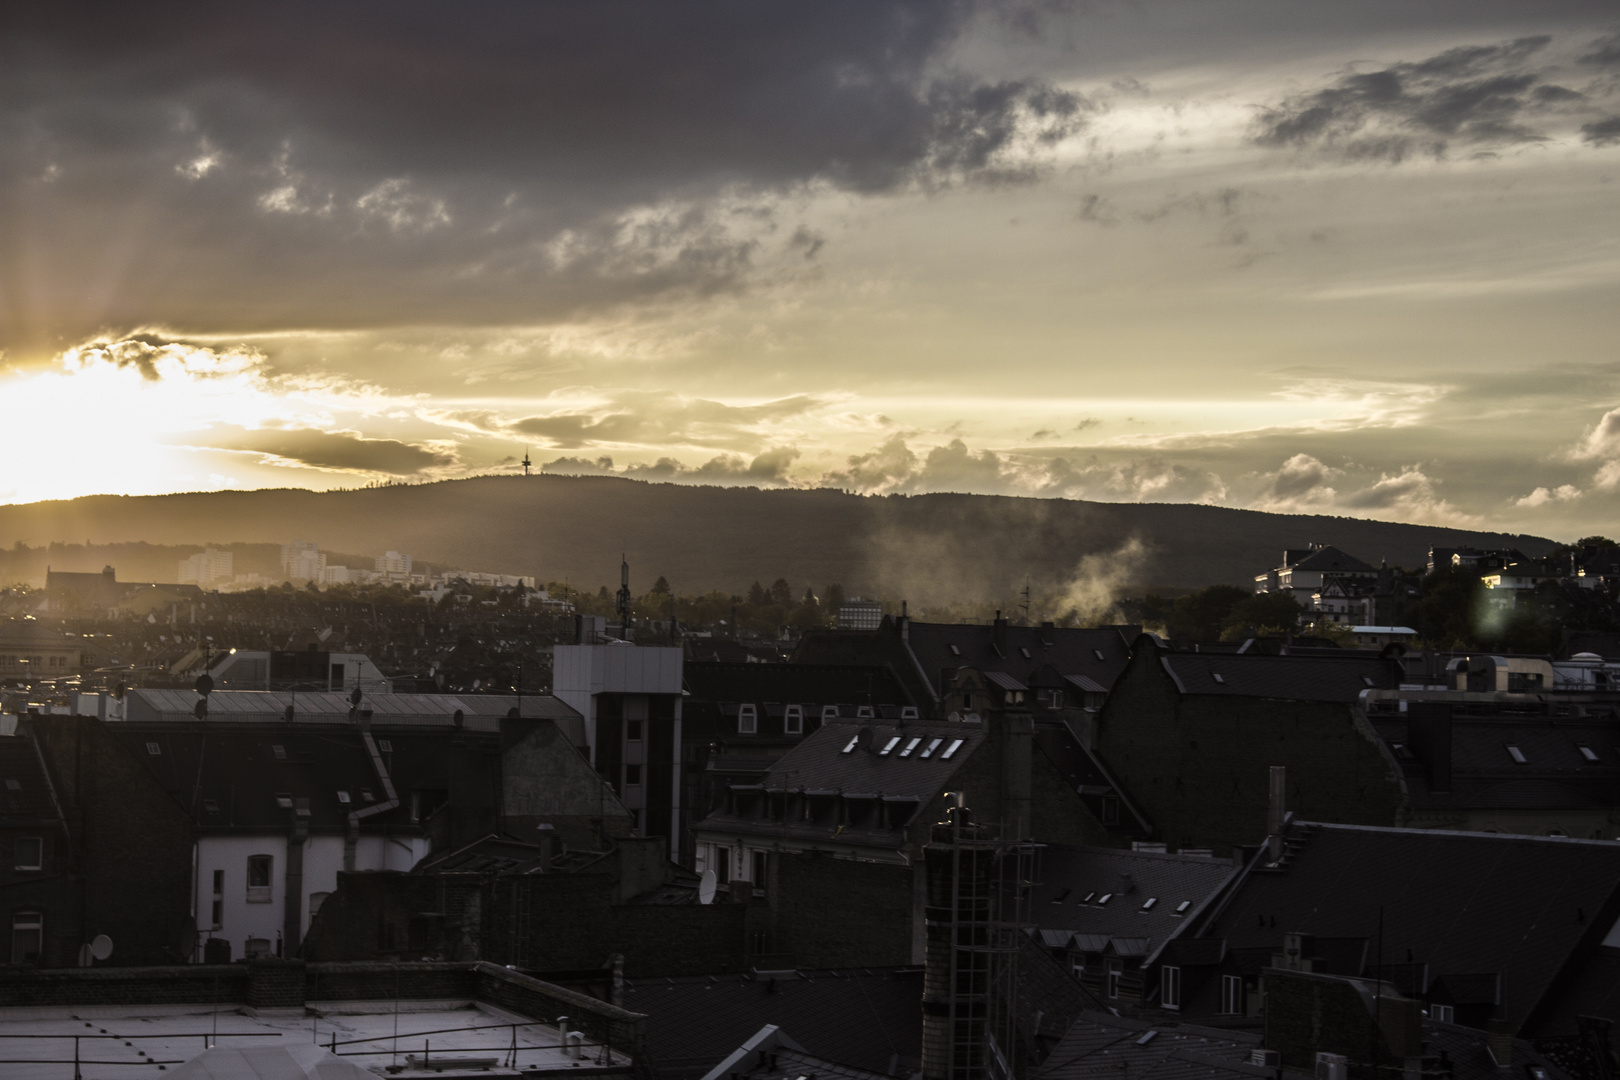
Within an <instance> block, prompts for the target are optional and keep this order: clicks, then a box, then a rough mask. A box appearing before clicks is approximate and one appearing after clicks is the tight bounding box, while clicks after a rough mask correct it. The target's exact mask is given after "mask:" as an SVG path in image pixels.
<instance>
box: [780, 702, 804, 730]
mask: <svg viewBox="0 0 1620 1080" xmlns="http://www.w3.org/2000/svg"><path fill="white" fill-rule="evenodd" d="M782 731H783V732H785V733H786V734H788V735H803V734H804V706H803V705H789V706H788V707H787V710H786V711H785V712H783V713H782Z"/></svg>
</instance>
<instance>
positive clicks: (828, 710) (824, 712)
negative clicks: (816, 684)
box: [821, 705, 838, 724]
mask: <svg viewBox="0 0 1620 1080" xmlns="http://www.w3.org/2000/svg"><path fill="white" fill-rule="evenodd" d="M836 719H838V706H836V705H823V706H822V707H821V722H822V723H823V724H825V723H826V722H827V721H829V720H836Z"/></svg>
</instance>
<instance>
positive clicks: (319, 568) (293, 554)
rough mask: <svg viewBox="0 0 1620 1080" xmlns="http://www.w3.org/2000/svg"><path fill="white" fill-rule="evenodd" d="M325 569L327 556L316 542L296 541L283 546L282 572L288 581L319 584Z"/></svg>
mask: <svg viewBox="0 0 1620 1080" xmlns="http://www.w3.org/2000/svg"><path fill="white" fill-rule="evenodd" d="M325 569H326V556H325V555H323V554H321V549H320V546H319V545H318V544H316V543H315V542H314V541H311V540H294V541H293V542H292V543H290V544H282V545H281V572H282V573H283V574H285V575H287V580H288V581H314V582H319V581H320V580H321V575H322V572H323V571H324V570H325Z"/></svg>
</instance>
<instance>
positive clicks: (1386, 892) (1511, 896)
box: [1202, 823, 1620, 1030]
mask: <svg viewBox="0 0 1620 1080" xmlns="http://www.w3.org/2000/svg"><path fill="white" fill-rule="evenodd" d="M1290 839H1291V840H1295V839H1297V841H1298V843H1299V846H1298V849H1297V851H1296V853H1295V854H1294V856H1293V858H1292V861H1290V862H1288V863H1287V864H1286V865H1285V867H1284V868H1283V869H1282V870H1281V871H1280V872H1277V871H1269V872H1268V871H1251V872H1250V873H1248V874H1247V875H1246V876H1245V877H1244V878H1243V879H1242V881H1241V884H1239V885H1238V886H1237V888H1236V890H1235V892H1234V893H1232V894H1231V896H1230V898H1229V899H1228V900H1227V901H1226V902H1225V904H1224V906H1223V907H1222V908H1221V910H1220V911H1219V913H1218V915H1217V916H1216V917H1215V918H1214V919H1213V920H1212V921H1211V923H1210V925H1208V926H1207V927H1204V928H1203V930H1202V936H1205V937H1217V938H1224V939H1225V940H1226V942H1227V946H1228V948H1229V949H1231V950H1251V949H1252V950H1255V951H1257V952H1264V951H1267V950H1273V949H1276V950H1280V948H1281V945H1282V935H1283V934H1284V933H1285V932H1298V933H1304V934H1310V935H1314V936H1316V937H1318V938H1338V939H1349V938H1362V939H1365V940H1366V941H1368V942H1374V941H1376V940H1377V937H1378V935H1379V933H1380V927H1379V913H1380V912H1382V913H1383V923H1382V936H1383V940H1384V955H1385V958H1386V959H1387V960H1395V959H1399V958H1401V957H1404V956H1406V955H1407V952H1408V950H1410V953H1411V956H1412V962H1414V963H1420V964H1427V965H1428V970H1429V977H1430V978H1431V980H1432V979H1434V978H1436V977H1440V976H1446V975H1461V974H1488V973H1499V974H1500V975H1501V985H1502V999H1503V1000H1502V1005H1503V1008H1504V1010H1505V1012H1506V1015H1507V1017H1508V1019H1509V1021H1510V1022H1511V1023H1512V1024H1513V1026H1514V1028H1515V1030H1517V1029H1518V1028H1519V1027H1520V1026H1521V1025H1522V1024H1523V1022H1524V1020H1525V1018H1526V1017H1527V1016H1528V1015H1529V1014H1530V1012H1531V1010H1532V1009H1533V1008H1534V1007H1535V1006H1536V1004H1537V1002H1539V1001H1540V1000H1541V998H1542V996H1543V995H1544V994H1546V993H1547V991H1548V989H1549V987H1550V986H1551V985H1552V983H1553V980H1554V978H1555V976H1557V975H1558V974H1559V972H1560V970H1561V969H1562V968H1563V967H1564V966H1565V964H1566V962H1568V961H1569V960H1570V958H1571V957H1572V956H1575V955H1577V954H1579V953H1584V952H1586V951H1589V950H1590V949H1591V948H1592V947H1594V946H1595V945H1596V940H1593V939H1594V938H1595V939H1597V940H1601V938H1602V935H1603V933H1604V932H1605V931H1607V930H1608V929H1609V926H1610V925H1612V924H1613V923H1614V921H1615V919H1616V917H1617V916H1620V843H1614V842H1604V841H1595V840H1569V839H1563V838H1557V837H1534V836H1506V835H1496V834H1491V833H1464V832H1447V831H1442V830H1420V829H1390V828H1377V827H1372V826H1353V825H1324V824H1317V823H1297V824H1296V825H1295V826H1294V827H1293V829H1292V830H1291V832H1290ZM1372 962H1374V963H1376V962H1377V960H1376V957H1374V958H1373V960H1372ZM1329 974H1342V975H1359V974H1361V973H1360V972H1357V971H1331V972H1329Z"/></svg>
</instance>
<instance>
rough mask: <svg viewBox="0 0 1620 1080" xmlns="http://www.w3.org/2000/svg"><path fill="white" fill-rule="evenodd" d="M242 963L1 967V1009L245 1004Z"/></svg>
mask: <svg viewBox="0 0 1620 1080" xmlns="http://www.w3.org/2000/svg"><path fill="white" fill-rule="evenodd" d="M247 981H248V970H247V967H246V966H245V965H242V964H231V965H203V964H189V965H183V966H176V967H105V968H59V969H56V970H50V971H38V970H34V969H31V968H0V1005H3V1006H18V1005H129V1004H133V1003H142V1004H150V1005H210V1004H215V1003H218V1004H222V1005H227V1006H229V1007H231V1008H235V1007H236V1006H237V1005H240V1004H243V1003H244V1002H246V1000H247Z"/></svg>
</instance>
